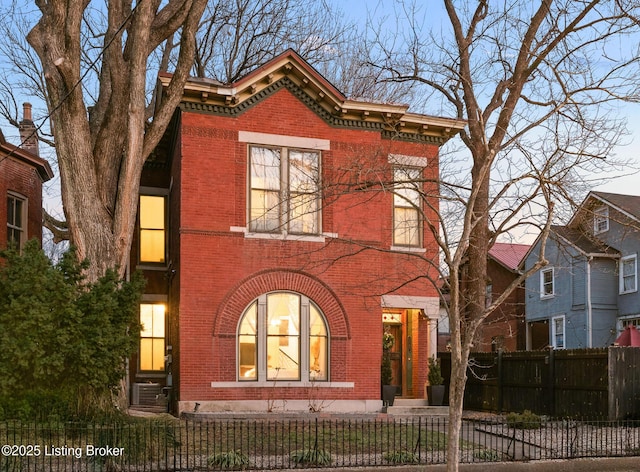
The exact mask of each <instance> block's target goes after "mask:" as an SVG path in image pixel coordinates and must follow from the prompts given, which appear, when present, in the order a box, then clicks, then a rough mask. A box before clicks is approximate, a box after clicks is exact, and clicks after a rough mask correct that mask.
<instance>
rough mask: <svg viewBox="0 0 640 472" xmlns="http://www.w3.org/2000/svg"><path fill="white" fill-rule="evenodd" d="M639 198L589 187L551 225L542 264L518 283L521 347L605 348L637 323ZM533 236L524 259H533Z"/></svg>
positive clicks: (527, 263) (536, 251)
mask: <svg viewBox="0 0 640 472" xmlns="http://www.w3.org/2000/svg"><path fill="white" fill-rule="evenodd" d="M639 250H640V196H633V195H619V194H614V193H605V192H591V193H589V195H588V196H587V198H586V199H585V200H584V202H583V203H582V205H581V206H580V207H579V208H578V210H577V211H576V213H575V214H574V215H573V217H572V218H571V220H570V221H569V223H568V224H567V225H566V226H553V227H552V228H551V232H550V234H549V238H548V240H547V244H546V249H545V258H546V259H547V260H548V261H549V264H548V265H547V266H545V267H544V268H542V269H540V270H539V271H538V272H537V273H536V274H534V275H533V276H531V277H529V278H528V279H527V280H526V282H525V292H526V293H525V314H526V320H527V349H543V348H546V347H548V346H552V347H553V348H555V349H575V348H589V347H605V346H609V345H611V344H612V343H613V341H614V340H615V339H616V337H617V336H618V333H619V332H620V331H621V330H622V329H623V328H624V327H625V326H627V325H630V324H633V325H636V326H637V325H640V292H638V251H639ZM539 252H540V240H539V239H538V240H537V241H536V242H535V244H534V245H533V246H532V248H531V251H530V252H529V253H528V254H527V256H526V257H525V259H524V261H523V264H524V268H525V269H527V268H528V267H531V266H532V265H533V264H534V263H535V261H536V260H537V258H538V254H539Z"/></svg>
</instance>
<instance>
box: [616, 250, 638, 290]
mask: <svg viewBox="0 0 640 472" xmlns="http://www.w3.org/2000/svg"><path fill="white" fill-rule="evenodd" d="M637 261H638V258H637V255H636V254H633V255H630V256H625V257H623V258H621V259H620V269H619V271H618V272H619V279H620V293H621V294H624V293H631V292H636V291H637V290H638V264H637Z"/></svg>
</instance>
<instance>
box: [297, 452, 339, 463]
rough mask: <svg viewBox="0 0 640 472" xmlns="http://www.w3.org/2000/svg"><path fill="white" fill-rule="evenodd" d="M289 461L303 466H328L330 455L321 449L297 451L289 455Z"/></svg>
mask: <svg viewBox="0 0 640 472" xmlns="http://www.w3.org/2000/svg"><path fill="white" fill-rule="evenodd" d="M290 457H291V461H292V462H295V463H296V464H304V465H329V464H331V460H332V459H331V454H330V453H328V452H327V451H325V450H323V449H298V450H296V451H293V452H292V453H291V456H290Z"/></svg>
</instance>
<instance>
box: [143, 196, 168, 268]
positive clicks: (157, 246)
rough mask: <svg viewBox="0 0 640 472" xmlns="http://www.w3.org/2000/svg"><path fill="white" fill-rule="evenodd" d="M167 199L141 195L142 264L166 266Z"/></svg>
mask: <svg viewBox="0 0 640 472" xmlns="http://www.w3.org/2000/svg"><path fill="white" fill-rule="evenodd" d="M166 203H167V197H166V196H165V195H140V210H139V215H140V262H141V263H156V264H164V263H165V261H166V245H167V239H166V238H167V236H166V221H167V211H166V207H167V205H166Z"/></svg>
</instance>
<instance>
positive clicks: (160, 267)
mask: <svg viewBox="0 0 640 472" xmlns="http://www.w3.org/2000/svg"><path fill="white" fill-rule="evenodd" d="M136 269H138V270H155V271H166V270H167V266H166V265H152V264H138V265H137V266H136Z"/></svg>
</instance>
